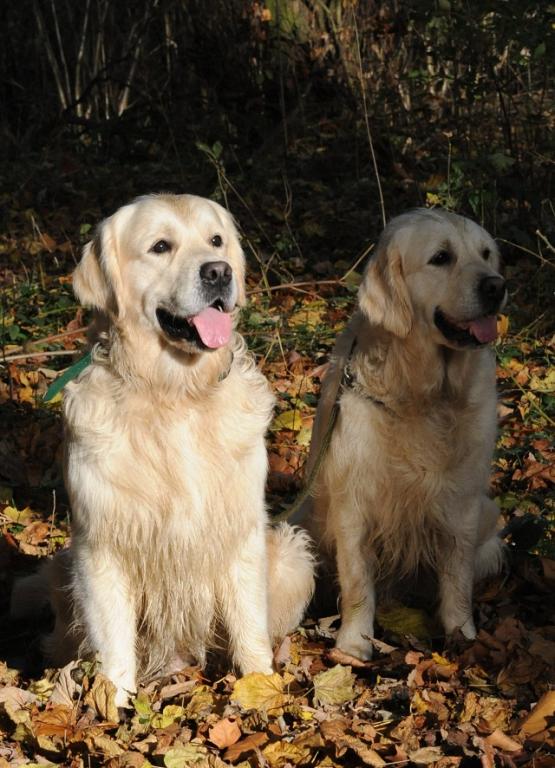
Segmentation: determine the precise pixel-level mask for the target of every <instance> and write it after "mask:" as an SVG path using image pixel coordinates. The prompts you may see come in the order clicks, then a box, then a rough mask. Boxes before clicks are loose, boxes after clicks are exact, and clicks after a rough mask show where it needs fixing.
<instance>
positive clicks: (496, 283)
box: [478, 275, 505, 312]
mask: <svg viewBox="0 0 555 768" xmlns="http://www.w3.org/2000/svg"><path fill="white" fill-rule="evenodd" d="M478 293H479V294H480V299H481V300H482V304H483V306H484V309H485V310H486V311H487V312H495V311H496V310H498V309H499V305H500V304H501V302H502V301H503V298H504V296H505V281H504V280H503V278H502V277H499V275H488V276H487V277H483V278H482V279H481V280H480V282H479V284H478Z"/></svg>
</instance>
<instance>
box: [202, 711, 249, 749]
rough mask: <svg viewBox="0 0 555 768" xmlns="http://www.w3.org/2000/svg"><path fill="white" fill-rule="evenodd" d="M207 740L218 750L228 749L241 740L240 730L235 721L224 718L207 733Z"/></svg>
mask: <svg viewBox="0 0 555 768" xmlns="http://www.w3.org/2000/svg"><path fill="white" fill-rule="evenodd" d="M208 738H209V739H210V741H211V742H212V744H215V745H216V746H217V747H218V748H219V749H225V748H226V747H230V746H231V745H232V744H235V742H237V741H239V739H240V738H241V729H240V728H239V726H238V725H237V721H236V720H232V719H231V718H229V717H226V718H224V719H223V720H220V721H219V722H217V723H216V725H213V726H212V728H210V729H209V731H208Z"/></svg>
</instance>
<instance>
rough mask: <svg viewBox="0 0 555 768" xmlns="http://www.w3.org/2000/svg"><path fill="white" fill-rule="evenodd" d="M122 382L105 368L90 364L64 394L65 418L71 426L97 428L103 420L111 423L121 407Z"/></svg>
mask: <svg viewBox="0 0 555 768" xmlns="http://www.w3.org/2000/svg"><path fill="white" fill-rule="evenodd" d="M118 389H119V382H118V381H117V379H116V378H115V377H114V375H113V374H112V373H111V372H110V370H109V369H108V368H107V367H106V366H104V365H99V364H96V363H92V364H91V365H89V366H88V367H87V368H86V369H85V370H84V371H83V372H82V373H81V374H80V375H79V376H78V377H77V378H76V379H74V380H73V381H70V382H68V383H67V384H66V386H65V388H64V392H63V415H64V420H65V422H66V424H67V425H69V426H76V427H78V426H80V427H87V426H89V427H90V428H92V429H94V427H95V424H97V423H98V422H99V421H102V422H105V421H106V420H109V419H110V418H111V417H112V415H113V414H114V413H115V411H116V409H117V407H118V401H119V398H118Z"/></svg>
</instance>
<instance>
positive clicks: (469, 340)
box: [434, 307, 497, 347]
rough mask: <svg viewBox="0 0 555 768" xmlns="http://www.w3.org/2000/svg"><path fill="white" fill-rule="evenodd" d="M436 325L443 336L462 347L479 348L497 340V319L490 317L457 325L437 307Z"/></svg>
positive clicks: (435, 313) (435, 314) (493, 316)
mask: <svg viewBox="0 0 555 768" xmlns="http://www.w3.org/2000/svg"><path fill="white" fill-rule="evenodd" d="M434 323H435V324H436V326H437V328H438V329H439V330H440V331H441V333H442V334H443V336H445V338H446V339H447V341H450V342H452V343H454V344H457V345H458V346H461V347H479V346H481V345H482V344H488V343H489V342H490V341H495V339H496V338H497V317H496V316H495V315H488V316H487V317H479V318H477V319H476V320H467V321H466V322H464V323H456V322H455V321H454V320H451V319H450V318H448V317H447V315H445V313H444V312H442V311H441V309H439V307H436V310H435V312H434Z"/></svg>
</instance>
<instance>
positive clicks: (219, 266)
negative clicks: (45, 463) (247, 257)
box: [200, 261, 233, 288]
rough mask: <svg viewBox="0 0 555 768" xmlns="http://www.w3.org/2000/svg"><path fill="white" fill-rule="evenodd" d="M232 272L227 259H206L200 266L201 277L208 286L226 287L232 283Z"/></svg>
mask: <svg viewBox="0 0 555 768" xmlns="http://www.w3.org/2000/svg"><path fill="white" fill-rule="evenodd" d="M232 274H233V272H232V270H231V267H230V266H229V264H228V263H227V262H226V261H205V262H204V264H201V267H200V279H201V281H202V283H203V284H204V285H207V286H213V287H218V288H225V287H226V286H227V285H229V284H230V282H231V276H232Z"/></svg>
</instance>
